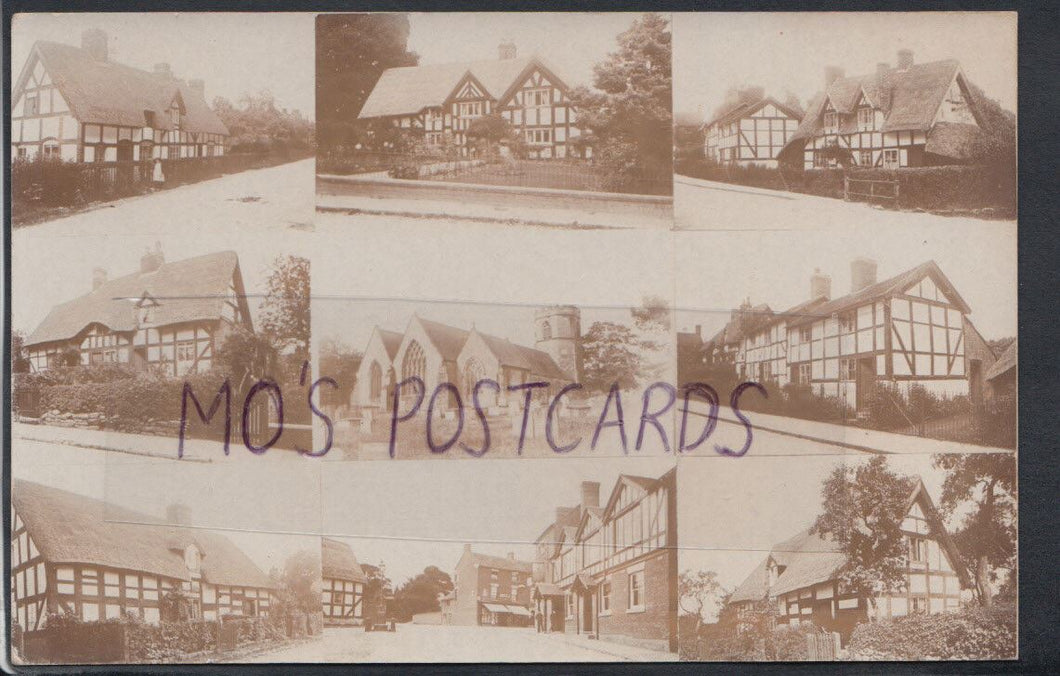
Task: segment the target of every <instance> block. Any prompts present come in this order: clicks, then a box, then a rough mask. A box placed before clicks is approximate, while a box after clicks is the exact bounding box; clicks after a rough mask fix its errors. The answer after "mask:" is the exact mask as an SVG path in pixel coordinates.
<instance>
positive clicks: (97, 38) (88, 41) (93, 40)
mask: <svg viewBox="0 0 1060 676" xmlns="http://www.w3.org/2000/svg"><path fill="white" fill-rule="evenodd" d="M81 49H83V50H85V51H86V52H88V53H89V56H91V57H92V58H93V59H95V60H96V61H106V60H107V32H106V31H103V30H100V29H99V28H86V29H85V30H83V31H81Z"/></svg>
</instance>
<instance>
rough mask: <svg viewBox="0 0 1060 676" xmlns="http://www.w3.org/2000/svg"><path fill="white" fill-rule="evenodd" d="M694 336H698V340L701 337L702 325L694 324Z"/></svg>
mask: <svg viewBox="0 0 1060 676" xmlns="http://www.w3.org/2000/svg"><path fill="white" fill-rule="evenodd" d="M696 336H698V337H699V338H702V337H703V325H702V324H696Z"/></svg>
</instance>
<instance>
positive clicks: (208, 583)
mask: <svg viewBox="0 0 1060 676" xmlns="http://www.w3.org/2000/svg"><path fill="white" fill-rule="evenodd" d="M11 505H12V513H11V612H12V618H11V619H12V621H13V622H14V623H15V624H17V625H18V626H19V627H21V628H22V630H23V631H27V632H32V631H36V630H39V629H42V628H44V625H45V622H46V621H47V617H48V615H68V616H72V617H75V618H78V619H80V620H82V621H84V622H93V621H97V620H105V619H113V618H120V617H124V616H126V615H127V614H133V615H136V616H137V617H139V618H140V619H141V620H143V621H144V622H147V623H151V624H158V623H159V622H161V621H163V620H164V619H166V618H164V617H163V616H162V612H163V611H162V608H163V603H162V601H163V599H164V598H165V597H166V595H167V594H169V593H171V592H178V593H180V594H181V595H182V596H183V598H184V599H186V601H187V604H188V606H187V609H186V610H187V613H188V615H189V616H190V617H191V618H192V619H204V620H219V619H221V618H222V617H223V616H225V615H237V616H243V617H265V616H267V615H268V614H269V606H270V603H271V601H272V597H273V585H272V584H271V583H270V581H269V578H268V576H267V575H266V574H265V573H263V572H262V571H261V569H259V568H258V567H257V566H256V565H255V564H254V562H253V561H252V560H251V559H250V558H249V557H248V556H247V555H246V553H244V552H243V551H242V550H240V549H239V548H238V547H236V546H235V544H233V543H232V541H231V540H229V539H228V538H227V537H225V536H224V535H221V534H218V533H213V532H210V531H206V530H203V529H199V528H189V527H187V526H188V520H189V517H190V514H189V512H188V508H187V507H185V506H183V505H172V506H170V508H169V509H168V510H167V518H166V519H165V520H163V519H159V518H157V517H153V516H150V515H147V514H140V513H137V512H133V511H131V510H126V509H123V508H118V507H115V506H113V505H106V504H104V503H103V502H102V501H100V500H96V499H93V498H88V497H85V496H82V495H78V494H76V493H70V492H68V491H64V490H59V489H56V488H51V487H47V486H43V485H41V484H37V483H32V482H29V481H23V480H19V479H16V480H15V481H14V482H13V484H12V489H11Z"/></svg>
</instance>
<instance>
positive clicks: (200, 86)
mask: <svg viewBox="0 0 1060 676" xmlns="http://www.w3.org/2000/svg"><path fill="white" fill-rule="evenodd" d="M188 89H190V90H192V91H193V92H195V93H196V94H198V95H199V96H201V97H202V98H204V99H205V98H206V83H205V82H203V81H202V80H199V79H195V80H188Z"/></svg>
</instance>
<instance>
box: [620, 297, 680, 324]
mask: <svg viewBox="0 0 1060 676" xmlns="http://www.w3.org/2000/svg"><path fill="white" fill-rule="evenodd" d="M630 314H631V315H633V325H634V326H636V327H637V328H638V329H640V330H641V331H653V332H667V333H669V331H670V326H671V318H670V304H669V303H668V302H666V299H665V298H662V297H660V296H645V297H644V299H643V301H642V302H641V306H640V307H635V308H632V309H631V310H630Z"/></svg>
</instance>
